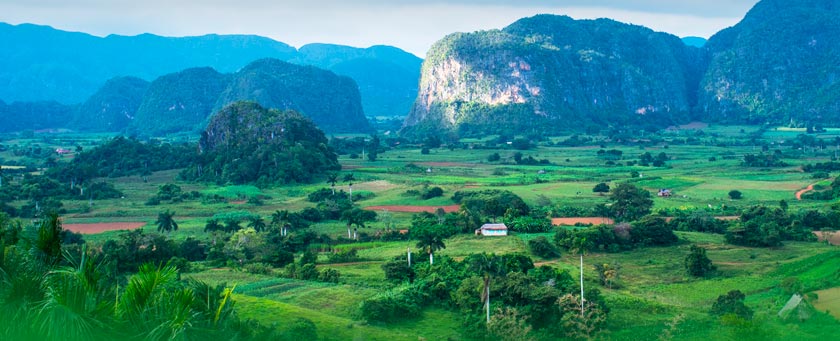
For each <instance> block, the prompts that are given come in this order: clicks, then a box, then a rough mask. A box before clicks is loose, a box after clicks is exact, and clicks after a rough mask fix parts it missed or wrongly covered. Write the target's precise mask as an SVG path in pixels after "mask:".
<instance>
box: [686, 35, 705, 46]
mask: <svg viewBox="0 0 840 341" xmlns="http://www.w3.org/2000/svg"><path fill="white" fill-rule="evenodd" d="M682 41H683V43H684V44H686V45H688V46H694V47H703V46H706V42H708V40H707V39H706V38H702V37H683V38H682Z"/></svg>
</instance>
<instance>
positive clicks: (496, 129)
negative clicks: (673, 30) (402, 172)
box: [403, 15, 704, 135]
mask: <svg viewBox="0 0 840 341" xmlns="http://www.w3.org/2000/svg"><path fill="white" fill-rule="evenodd" d="M703 64H704V63H703V53H702V52H701V50H700V49H697V48H694V47H688V46H686V45H685V44H683V42H682V41H681V40H680V38H678V37H676V36H673V35H669V34H665V33H659V32H654V31H652V30H650V29H648V28H644V27H640V26H634V25H628V24H623V23H619V22H616V21H612V20H608V19H598V20H573V19H571V18H569V17H566V16H554V15H538V16H535V17H531V18H525V19H521V20H519V21H517V22H515V23H513V24H511V25H510V26H508V27H506V28H504V29H502V30H493V31H481V32H475V33H456V34H452V35H449V36H447V37H445V38H444V39H442V40H440V41H438V42H437V43H435V44H434V45H433V46H432V48H431V49H430V50H429V52H428V54H427V57H426V60H425V62H424V63H423V68H422V73H421V78H420V90H419V94H418V97H417V100H416V101H415V103H414V106H413V108H412V111H411V113H410V114H409V116H408V117H407V118H406V121H405V124H404V130H403V131H404V132H406V133H409V134H412V133H415V134H425V133H437V132H438V131H444V132H445V131H457V132H459V133H461V134H462V135H480V134H487V133H510V132H520V133H524V132H535V133H550V132H558V131H562V130H576V129H581V128H586V127H593V128H596V129H597V128H600V127H606V126H624V125H628V124H631V125H652V124H654V125H667V124H672V123H675V122H684V121H686V120H688V119H689V117H690V113H691V109H692V107H693V106H694V105H695V102H696V98H695V97H694V96H693V94H694V93H696V86H697V84H698V81H699V78H700V76H701V74H702V65H703Z"/></svg>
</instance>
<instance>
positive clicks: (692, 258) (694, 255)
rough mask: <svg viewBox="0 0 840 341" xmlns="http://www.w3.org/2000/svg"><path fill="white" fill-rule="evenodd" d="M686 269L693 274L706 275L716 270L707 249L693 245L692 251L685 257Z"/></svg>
mask: <svg viewBox="0 0 840 341" xmlns="http://www.w3.org/2000/svg"><path fill="white" fill-rule="evenodd" d="M685 270H686V271H687V272H688V274H689V275H691V276H694V277H705V276H707V275H709V273H711V272H712V271H714V270H715V266H714V265H712V261H711V260H710V259H709V257H708V256H706V249H704V248H702V247H699V246H697V245H692V246H691V251H690V253H689V254H688V256H686V257H685Z"/></svg>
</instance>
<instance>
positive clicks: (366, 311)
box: [359, 288, 420, 322]
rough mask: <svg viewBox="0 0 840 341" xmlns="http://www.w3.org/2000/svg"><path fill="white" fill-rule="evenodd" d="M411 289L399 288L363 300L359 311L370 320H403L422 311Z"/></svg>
mask: <svg viewBox="0 0 840 341" xmlns="http://www.w3.org/2000/svg"><path fill="white" fill-rule="evenodd" d="M414 296H415V295H413V294H412V293H411V292H410V290H408V289H406V288H397V289H393V290H389V291H386V292H384V293H381V294H379V295H376V296H374V297H372V298H370V299H367V300H364V301H362V304H361V306H360V307H359V312H360V313H361V315H362V318H364V319H365V320H367V321H368V322H396V321H402V320H405V319H407V318H409V317H412V316H417V315H418V314H419V313H420V305H419V302H417V299H416V297H414Z"/></svg>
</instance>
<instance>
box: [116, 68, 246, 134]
mask: <svg viewBox="0 0 840 341" xmlns="http://www.w3.org/2000/svg"><path fill="white" fill-rule="evenodd" d="M229 80H230V76H229V75H225V74H221V73H219V72H218V71H216V70H214V69H212V68H209V67H203V68H192V69H186V70H184V71H181V72H176V73H172V74H168V75H164V76H161V77H159V78H158V79H155V80H154V81H153V82H152V83H151V84H150V85H149V89H148V90H147V91H146V94H145V96H143V101H142V103H141V104H140V106H139V108H138V109H137V113H136V115H135V118H134V120H133V121H132V122H131V125H130V131H131V132H132V133H135V134H138V135H152V136H154V135H162V134H166V133H173V132H184V131H198V130H201V129H203V127H204V124H205V123H206V122H207V118H208V116H210V114H211V113H212V112H213V108H214V105H215V104H216V101H217V100H218V99H219V96H220V95H221V94H222V91H224V89H225V87H226V86H227V84H228V81H229Z"/></svg>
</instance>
